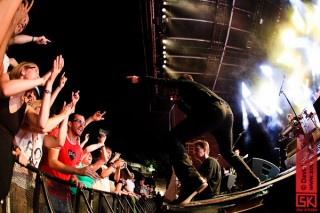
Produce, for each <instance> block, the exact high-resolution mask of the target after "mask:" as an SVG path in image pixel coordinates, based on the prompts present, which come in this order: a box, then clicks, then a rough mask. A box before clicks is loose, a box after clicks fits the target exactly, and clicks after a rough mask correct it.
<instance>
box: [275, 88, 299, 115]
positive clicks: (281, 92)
mask: <svg viewBox="0 0 320 213" xmlns="http://www.w3.org/2000/svg"><path fill="white" fill-rule="evenodd" d="M279 94H283V95H284V97H285V98H286V100H287V102H288V104H289V105H290V107H291V109H292V112H293V114H294V116H295V117H294V118H295V120H296V121H299V119H298V115H297V113H296V111H294V109H293V107H292V105H291V103H290V101H289V99H288V97H287V96H286V94H285V93H284V92H283V90H282V89H281V90H280V92H279Z"/></svg>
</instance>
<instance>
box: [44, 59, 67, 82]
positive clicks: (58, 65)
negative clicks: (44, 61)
mask: <svg viewBox="0 0 320 213" xmlns="http://www.w3.org/2000/svg"><path fill="white" fill-rule="evenodd" d="M63 67H64V58H63V57H62V55H58V56H57V57H56V59H55V60H54V61H53V66H52V69H51V73H52V74H51V76H50V78H49V80H48V83H52V84H53V82H54V80H55V79H56V77H57V76H58V75H59V73H60V72H61V70H62V69H63Z"/></svg>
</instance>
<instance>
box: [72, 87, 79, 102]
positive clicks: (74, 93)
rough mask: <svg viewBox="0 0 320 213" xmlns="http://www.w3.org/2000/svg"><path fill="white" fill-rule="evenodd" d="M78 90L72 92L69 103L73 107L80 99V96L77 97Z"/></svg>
mask: <svg viewBox="0 0 320 213" xmlns="http://www.w3.org/2000/svg"><path fill="white" fill-rule="evenodd" d="M79 92H80V90H78V91H77V92H72V95H71V102H72V104H73V105H76V103H77V102H78V101H79V99H80V95H79Z"/></svg>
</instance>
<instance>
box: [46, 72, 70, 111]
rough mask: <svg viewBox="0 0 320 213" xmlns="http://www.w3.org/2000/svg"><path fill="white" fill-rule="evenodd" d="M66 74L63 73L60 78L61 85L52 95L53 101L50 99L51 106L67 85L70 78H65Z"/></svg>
mask: <svg viewBox="0 0 320 213" xmlns="http://www.w3.org/2000/svg"><path fill="white" fill-rule="evenodd" d="M64 74H65V73H64V72H63V73H62V75H61V77H60V83H59V86H58V87H57V88H56V89H55V90H54V92H53V93H52V95H51V99H50V106H52V104H53V102H54V101H55V100H56V98H57V96H58V94H59V92H60V91H61V90H62V88H63V87H64V85H65V84H66V82H67V80H68V78H67V77H65V76H64Z"/></svg>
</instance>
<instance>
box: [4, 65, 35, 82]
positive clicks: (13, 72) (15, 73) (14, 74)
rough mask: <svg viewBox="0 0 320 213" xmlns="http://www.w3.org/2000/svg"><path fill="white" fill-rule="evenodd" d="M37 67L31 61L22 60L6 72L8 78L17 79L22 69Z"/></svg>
mask: <svg viewBox="0 0 320 213" xmlns="http://www.w3.org/2000/svg"><path fill="white" fill-rule="evenodd" d="M33 67H38V66H37V65H36V64H35V63H33V62H28V61H24V62H21V63H19V64H18V65H17V66H15V67H14V68H13V69H12V70H11V71H10V72H9V73H8V74H9V77H10V79H19V78H20V77H21V73H22V71H23V69H28V68H33Z"/></svg>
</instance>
